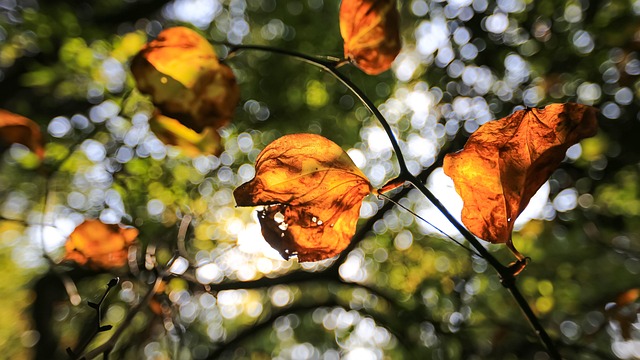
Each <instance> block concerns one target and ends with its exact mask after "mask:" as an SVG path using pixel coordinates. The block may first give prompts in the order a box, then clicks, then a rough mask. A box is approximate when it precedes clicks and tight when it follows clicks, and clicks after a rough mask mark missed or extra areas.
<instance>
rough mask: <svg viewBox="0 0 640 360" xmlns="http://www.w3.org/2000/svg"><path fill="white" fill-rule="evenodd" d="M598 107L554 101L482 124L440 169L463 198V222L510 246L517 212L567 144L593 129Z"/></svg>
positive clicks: (479, 233)
mask: <svg viewBox="0 0 640 360" xmlns="http://www.w3.org/2000/svg"><path fill="white" fill-rule="evenodd" d="M596 112H597V111H596V109H595V108H593V107H591V106H587V105H581V104H574V103H567V104H552V105H549V106H547V107H545V108H543V109H535V108H534V109H526V110H521V111H516V112H515V113H513V114H511V115H509V116H507V117H505V118H503V119H500V120H497V121H491V122H488V123H486V124H484V125H482V126H481V127H480V128H479V129H478V130H476V132H474V133H473V134H472V135H471V137H469V140H468V141H467V143H466V145H465V146H464V149H463V150H461V151H459V152H457V153H454V154H447V155H446V156H445V158H444V165H443V167H444V172H445V174H447V175H449V176H450V177H451V178H452V179H453V181H454V183H455V188H456V191H457V192H458V194H460V196H461V197H462V200H463V201H464V207H463V209H462V222H463V223H464V225H465V226H466V227H467V228H468V229H469V230H470V231H471V232H472V233H473V234H475V235H476V236H478V237H480V238H482V239H484V240H487V241H489V242H492V243H507V245H509V246H511V232H512V231H513V225H514V223H515V220H516V218H517V217H518V215H520V213H521V212H522V211H523V210H524V208H525V207H526V206H527V204H528V203H529V200H530V199H531V197H532V196H533V195H534V194H535V193H536V191H538V189H539V188H540V186H542V184H544V182H545V181H547V179H548V178H549V176H551V173H553V171H554V170H555V169H556V168H557V167H558V166H559V165H560V163H561V162H562V160H563V159H564V157H565V153H566V151H567V149H568V148H569V147H570V146H572V145H574V144H576V143H578V142H579V141H580V140H582V139H584V138H587V137H591V136H593V135H595V134H596V131H597V128H598V124H597V120H596Z"/></svg>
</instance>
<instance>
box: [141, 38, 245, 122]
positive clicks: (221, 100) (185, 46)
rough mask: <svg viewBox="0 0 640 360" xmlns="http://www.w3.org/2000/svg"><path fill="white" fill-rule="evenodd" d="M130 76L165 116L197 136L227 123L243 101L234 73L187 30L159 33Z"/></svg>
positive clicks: (149, 44)
mask: <svg viewBox="0 0 640 360" xmlns="http://www.w3.org/2000/svg"><path fill="white" fill-rule="evenodd" d="M131 72H132V73H133V76H134V77H135V79H136V83H137V86H138V89H139V90H140V92H142V93H144V94H149V95H151V99H152V101H153V103H154V105H155V106H157V107H158V108H159V109H160V111H162V113H163V114H164V115H166V116H169V117H171V118H174V119H177V120H178V121H180V122H181V123H182V124H184V125H185V126H187V127H189V128H191V129H193V130H195V131H196V132H201V131H202V130H203V129H204V128H205V127H212V128H215V129H217V128H220V127H222V126H224V125H226V124H227V123H228V122H229V120H230V119H231V117H232V116H233V112H234V110H235V107H236V104H237V103H238V100H239V99H240V90H239V88H238V85H237V84H236V79H235V76H234V75H233V72H232V71H231V69H230V68H229V67H228V66H226V65H225V64H221V63H220V62H219V61H218V58H217V56H216V53H215V51H214V49H213V47H212V46H211V44H209V42H208V41H207V40H206V39H205V38H203V37H202V36H200V35H199V34H198V33H196V32H195V31H193V30H191V29H188V28H185V27H173V28H169V29H166V30H163V31H162V32H160V34H158V37H157V38H156V39H155V40H153V41H151V42H149V43H148V44H147V45H146V46H144V47H143V48H142V50H140V52H139V53H138V54H137V55H136V56H135V57H134V58H133V60H132V62H131Z"/></svg>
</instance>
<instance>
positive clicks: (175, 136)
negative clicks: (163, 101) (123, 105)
mask: <svg viewBox="0 0 640 360" xmlns="http://www.w3.org/2000/svg"><path fill="white" fill-rule="evenodd" d="M149 127H150V128H151V130H152V131H153V132H154V134H156V136H157V137H158V139H160V140H161V141H162V142H163V143H165V144H167V145H173V146H177V147H179V148H180V149H182V151H183V152H184V154H185V155H187V156H198V155H202V154H204V155H209V154H213V155H220V153H221V152H222V146H221V143H220V142H221V140H220V134H218V132H217V131H216V129H214V128H212V127H210V126H207V127H205V128H204V129H203V130H202V132H200V133H197V132H195V131H193V130H191V129H189V128H188V127H186V126H184V125H182V124H181V123H180V122H179V121H178V120H176V119H172V118H169V117H166V116H163V115H156V116H154V117H153V118H152V119H151V120H150V121H149Z"/></svg>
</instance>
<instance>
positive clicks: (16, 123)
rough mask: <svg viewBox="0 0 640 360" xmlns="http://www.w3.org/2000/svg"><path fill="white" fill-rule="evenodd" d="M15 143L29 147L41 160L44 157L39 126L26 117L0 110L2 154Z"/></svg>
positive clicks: (0, 144) (0, 145)
mask: <svg viewBox="0 0 640 360" xmlns="http://www.w3.org/2000/svg"><path fill="white" fill-rule="evenodd" d="M15 143H18V144H22V145H24V146H26V147H28V148H29V149H31V151H33V152H34V153H35V154H36V155H37V156H38V157H39V158H40V159H42V158H43V157H44V147H43V145H42V134H41V133H40V127H39V126H38V124H36V123H35V122H34V121H33V120H30V119H27V118H26V117H24V116H20V115H18V114H14V113H12V112H10V111H7V110H2V109H0V153H2V152H4V150H5V149H7V148H8V147H9V146H10V145H11V144H15Z"/></svg>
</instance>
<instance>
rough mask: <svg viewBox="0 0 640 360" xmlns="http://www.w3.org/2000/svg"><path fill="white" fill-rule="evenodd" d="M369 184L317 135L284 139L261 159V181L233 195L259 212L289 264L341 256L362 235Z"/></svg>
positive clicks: (334, 146) (267, 236) (264, 229)
mask: <svg viewBox="0 0 640 360" xmlns="http://www.w3.org/2000/svg"><path fill="white" fill-rule="evenodd" d="M370 192H371V186H370V185H369V181H368V180H367V178H366V177H365V176H364V174H362V172H361V171H360V170H359V169H358V167H356V165H355V164H354V163H353V161H352V160H351V158H349V155H347V153H345V152H344V151H343V150H342V148H340V146H338V145H337V144H335V143H334V142H332V141H330V140H328V139H326V138H324V137H322V136H319V135H314V134H294V135H286V136H283V137H281V138H279V139H277V140H276V141H274V142H272V143H271V144H269V145H268V146H267V147H266V148H265V149H264V150H262V152H261V153H260V154H259V155H258V158H257V160H256V176H255V178H254V179H253V180H251V181H249V182H247V183H244V184H242V185H241V186H240V187H238V188H237V189H236V190H235V191H234V193H233V195H234V197H235V199H236V203H237V204H238V206H256V205H266V206H265V208H264V209H263V210H259V211H258V220H259V221H260V225H261V226H262V234H263V235H264V237H265V239H266V240H267V242H268V243H269V244H270V245H271V246H272V247H273V248H274V249H276V250H278V251H279V252H280V254H281V255H282V256H283V257H284V258H285V259H288V258H289V257H291V256H294V255H295V256H297V257H298V261H301V262H304V261H318V260H322V259H326V258H329V257H332V256H335V255H337V254H339V253H340V252H341V251H342V250H344V249H345V248H346V247H347V246H348V245H349V243H350V242H351V238H352V236H353V234H354V233H355V230H356V223H357V221H358V216H359V214H360V206H361V205H362V199H363V198H364V197H365V196H367V194H369V193H370Z"/></svg>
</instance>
